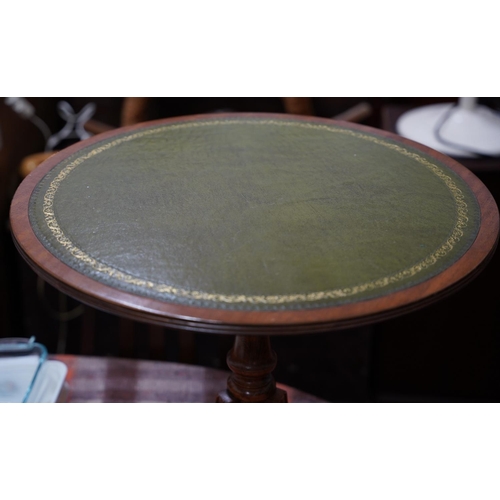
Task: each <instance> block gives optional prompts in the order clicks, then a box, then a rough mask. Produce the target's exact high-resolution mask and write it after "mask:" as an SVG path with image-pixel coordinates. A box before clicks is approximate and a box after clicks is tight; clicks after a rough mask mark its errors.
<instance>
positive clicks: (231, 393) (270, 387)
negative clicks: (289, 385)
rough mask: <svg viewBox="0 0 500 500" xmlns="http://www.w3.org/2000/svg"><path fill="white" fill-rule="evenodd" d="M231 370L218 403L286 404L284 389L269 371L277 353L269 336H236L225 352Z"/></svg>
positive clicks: (274, 362)
mask: <svg viewBox="0 0 500 500" xmlns="http://www.w3.org/2000/svg"><path fill="white" fill-rule="evenodd" d="M227 364H228V366H229V368H230V369H231V371H232V372H233V373H232V374H231V375H230V376H229V378H228V379H227V389H226V390H225V391H222V392H220V393H219V395H218V397H217V399H216V402H217V403H287V402H288V398H287V395H286V392H285V391H283V390H282V389H277V388H276V382H275V381H274V378H273V376H272V374H271V372H272V371H273V370H274V368H275V366H276V354H275V353H274V351H272V350H271V342H270V339H269V336H252V335H248V336H245V335H237V336H236V338H235V340H234V347H233V348H232V349H231V350H230V351H229V354H228V355H227Z"/></svg>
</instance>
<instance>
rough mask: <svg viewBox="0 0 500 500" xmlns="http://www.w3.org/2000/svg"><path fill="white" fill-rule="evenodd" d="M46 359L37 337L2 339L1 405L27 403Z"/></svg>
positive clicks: (0, 358) (0, 346)
mask: <svg viewBox="0 0 500 500" xmlns="http://www.w3.org/2000/svg"><path fill="white" fill-rule="evenodd" d="M46 359H47V349H46V348H45V346H44V345H42V344H38V343H37V342H35V337H31V338H30V339H26V338H16V337H13V338H5V339H0V403H25V402H26V401H27V400H28V397H29V395H30V393H31V389H32V388H33V384H34V383H35V380H36V378H37V375H38V373H39V372H40V368H41V366H42V365H43V363H44V362H45V360H46Z"/></svg>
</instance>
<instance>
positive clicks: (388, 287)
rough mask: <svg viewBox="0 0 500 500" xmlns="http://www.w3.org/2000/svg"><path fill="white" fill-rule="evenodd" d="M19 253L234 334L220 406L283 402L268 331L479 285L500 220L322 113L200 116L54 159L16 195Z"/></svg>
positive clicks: (425, 153)
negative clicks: (308, 115)
mask: <svg viewBox="0 0 500 500" xmlns="http://www.w3.org/2000/svg"><path fill="white" fill-rule="evenodd" d="M11 221H12V228H13V233H14V237H15V241H16V244H17V246H18V249H19V251H20V252H21V254H22V255H23V256H24V258H25V259H26V260H27V261H28V263H29V264H30V265H31V266H32V267H33V269H34V270H35V271H36V272H37V273H39V274H40V275H41V276H42V277H43V278H44V279H46V280H47V281H48V282H50V283H52V284H53V285H54V286H56V287H58V288H59V289H60V290H62V291H65V292H67V293H68V294H71V295H72V296H74V297H75V298H77V299H79V300H81V301H82V302H85V303H88V304H90V305H93V306H95V307H98V308H102V309H104V310H107V311H109V312H113V313H116V314H119V315H122V316H124V317H128V318H131V319H137V320H141V321H145V322H149V323H153V324H159V325H169V326H174V327H177V328H180V329H185V330H191V331H198V332H210V333H225V334H233V335H236V340H235V345H234V348H233V349H232V350H231V352H230V353H229V356H228V365H229V367H230V368H231V370H232V372H233V374H232V375H231V376H230V377H229V380H228V387H227V390H226V391H223V392H222V393H221V394H220V395H219V398H218V400H219V401H244V402H261V401H262V402H274V401H286V393H284V392H282V391H281V390H276V387H275V382H274V379H273V377H272V375H271V372H272V370H273V368H274V366H275V363H276V358H275V355H274V353H273V352H272V350H271V347H270V339H269V336H270V335H287V334H303V333H313V332H327V331H333V330H335V329H339V328H347V327H351V326H361V325H365V324H370V323H373V322H374V321H378V320H381V319H386V318H390V317H395V316H398V315H400V314H403V313H405V312H408V311H411V310H415V309H417V308H419V307H422V306H424V305H426V304H429V303H432V302H434V301H436V300H438V299H439V298H441V297H443V296H444V295H446V294H448V293H450V292H452V291H453V290H455V289H457V288H458V287H460V286H462V285H464V284H465V283H467V282H468V281H469V280H470V279H472V278H473V277H474V276H476V275H477V274H478V273H479V272H480V271H481V269H482V268H483V267H484V265H485V263H486V262H487V260H488V259H489V257H490V256H491V255H492V252H493V251H494V248H495V246H496V243H497V239H498V210H497V207H496V205H495V202H494V200H493V199H492V197H491V195H490V194H489V192H488V190H487V189H486V188H485V187H484V185H483V184H482V183H481V182H480V181H479V180H478V179H477V178H476V177H475V176H474V175H473V174H472V173H471V172H470V171H468V170H467V169H465V168H464V167H462V166H461V165H459V164H458V163H456V162H455V161H453V160H452V159H450V158H448V157H446V156H444V155H441V154H439V153H437V152H435V151H432V150H430V149H428V148H425V147H422V146H420V145H417V144H415V143H413V142H412V141H408V140H404V139H401V138H399V137H397V136H395V135H393V134H390V133H386V132H382V131H379V130H375V129H371V128H368V127H363V126H360V125H353V124H347V123H342V122H338V123H337V122H334V121H332V120H327V119H320V118H304V117H299V116H291V115H266V114H227V115H223V114H217V115H200V116H192V117H184V118H176V119H169V120H159V121H157V122H149V123H145V124H141V125H138V126H131V127H124V128H122V129H118V130H115V131H112V132H108V133H105V134H102V135H100V136H96V137H93V138H91V139H89V140H87V141H84V142H82V143H79V144H76V145H74V146H71V147H69V148H67V149H66V150H64V151H62V152H60V153H58V154H57V155H54V156H53V157H51V158H50V159H48V160H47V161H46V162H45V163H44V164H42V165H41V166H40V167H39V168H38V169H36V171H35V172H34V173H33V174H32V175H30V176H29V177H28V178H27V179H26V180H25V181H24V182H23V183H22V185H21V186H20V188H19V189H18V191H17V193H16V196H15V198H14V201H13V204H12V208H11Z"/></svg>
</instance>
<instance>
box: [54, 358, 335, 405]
mask: <svg viewBox="0 0 500 500" xmlns="http://www.w3.org/2000/svg"><path fill="white" fill-rule="evenodd" d="M52 358H53V359H57V360H59V361H62V362H63V363H65V364H66V366H67V367H68V374H67V377H66V394H65V396H64V398H63V400H65V401H66V402H69V403H160V402H161V403H213V402H215V398H216V396H217V394H218V393H219V392H220V391H222V390H223V389H225V388H226V380H227V377H228V376H229V372H226V371H223V370H216V369H213V368H205V367H202V366H193V365H187V364H181V363H167V362H159V361H142V360H131V359H118V358H104V357H103V358H99V357H90V356H70V355H58V356H53V357H52ZM277 385H278V387H280V388H281V389H284V390H285V391H287V393H288V400H289V402H290V403H324V402H326V401H324V400H322V399H320V398H317V397H315V396H312V395H310V394H306V393H304V392H302V391H299V390H297V389H294V388H292V387H288V386H286V385H282V384H277Z"/></svg>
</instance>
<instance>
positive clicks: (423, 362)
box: [0, 97, 500, 401]
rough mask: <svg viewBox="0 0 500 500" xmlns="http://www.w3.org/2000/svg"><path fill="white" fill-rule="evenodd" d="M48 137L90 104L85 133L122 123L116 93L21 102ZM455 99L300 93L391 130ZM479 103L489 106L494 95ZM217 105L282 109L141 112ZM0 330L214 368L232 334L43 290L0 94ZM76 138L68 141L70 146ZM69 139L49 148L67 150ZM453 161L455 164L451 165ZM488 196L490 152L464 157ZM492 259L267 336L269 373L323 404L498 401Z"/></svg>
mask: <svg viewBox="0 0 500 500" xmlns="http://www.w3.org/2000/svg"><path fill="white" fill-rule="evenodd" d="M27 100H28V102H29V103H30V104H31V105H32V106H33V108H34V111H35V112H36V115H37V116H38V117H39V118H40V119H42V120H43V121H44V122H45V124H46V125H47V127H48V128H49V129H50V131H51V133H54V132H57V131H58V130H60V129H61V128H62V127H63V125H64V123H65V122H64V120H63V119H62V118H61V117H60V116H59V114H58V112H57V103H58V102H59V101H66V102H68V103H69V104H70V105H71V106H72V107H73V109H74V110H75V112H78V111H79V110H81V109H82V108H83V107H84V106H85V105H87V104H88V103H90V102H92V103H95V105H96V111H95V114H94V115H93V117H92V121H91V122H89V123H88V124H87V129H89V130H90V131H91V132H94V133H95V132H98V131H100V130H104V129H105V128H106V127H117V126H119V125H120V124H121V123H122V111H123V106H124V99H123V98H86V97H81V98H71V97H58V98H27ZM455 100H456V98H366V97H359V98H333V97H315V98H311V100H310V103H311V105H312V107H311V109H310V113H311V114H314V115H316V116H322V117H339V116H340V117H343V118H348V119H351V120H353V121H358V122H361V123H363V124H366V125H370V126H373V127H378V128H384V129H386V130H390V131H394V126H395V121H396V119H397V117H398V116H399V115H400V114H401V113H402V112H404V111H405V110H407V109H410V108H412V107H415V106H420V105H424V104H429V103H437V102H444V101H455ZM481 102H482V103H484V104H486V105H488V106H490V107H492V108H494V109H498V107H499V99H498V98H482V99H481ZM218 111H253V112H277V113H281V112H286V108H285V104H284V102H283V100H282V99H281V98H154V99H151V100H150V101H149V102H148V105H147V107H146V109H145V113H146V116H145V118H146V119H155V118H161V117H169V116H180V115H186V114H194V113H207V112H218ZM0 134H1V136H0V137H1V139H0V218H1V234H0V262H1V263H2V265H1V266H0V337H12V336H22V337H29V336H31V335H35V336H36V338H37V340H38V341H39V342H42V343H44V344H45V345H46V346H47V347H48V349H49V352H51V353H56V352H67V353H71V354H86V355H97V356H120V357H130V358H145V359H158V360H169V361H180V362H186V363H193V364H201V365H205V366H212V367H216V368H225V367H226V365H225V356H226V353H227V351H228V350H229V348H230V347H231V344H232V338H230V337H225V336H216V335H203V334H192V333H189V332H178V331H175V330H172V329H166V328H160V327H156V326H150V325H145V324H141V323H136V322H132V321H129V320H124V319H120V318H118V317H115V316H113V315H110V314H107V313H104V312H101V311H98V310H95V309H92V308H90V307H88V306H82V305H81V304H79V303H77V302H76V301H74V300H73V299H71V298H70V297H67V296H65V295H63V294H60V293H59V292H57V291H56V290H54V289H53V288H52V287H50V286H49V285H45V284H44V283H43V282H42V281H41V280H39V279H37V277H36V275H35V274H34V273H33V272H32V271H31V270H30V269H29V268H28V266H27V265H26V264H25V263H24V262H23V261H22V259H21V258H20V257H19V255H18V254H17V252H16V250H15V248H14V246H13V243H12V239H11V235H10V230H9V225H8V208H9V204H10V200H11V198H12V196H13V194H14V192H15V189H16V187H17V185H18V184H19V182H20V181H21V178H22V176H21V175H20V173H19V168H20V165H21V164H22V162H23V160H24V159H25V158H26V157H27V156H29V155H32V154H35V153H39V152H42V151H43V150H44V145H45V138H44V135H43V133H42V131H41V130H40V128H39V127H37V126H36V124H34V122H33V121H32V120H30V119H28V118H26V117H23V116H22V115H20V114H19V112H16V111H15V109H14V108H13V106H12V105H9V104H7V103H6V101H5V100H4V98H0ZM75 140H76V139H73V141H75ZM70 142H71V140H70V141H65V143H64V144H60V146H61V147H63V146H65V145H68V144H69V143H70ZM459 161H460V160H459ZM462 163H463V164H464V165H465V166H467V167H468V168H470V169H471V170H473V171H474V172H475V173H476V175H478V176H479V177H480V179H481V180H482V181H483V182H484V183H485V184H486V186H487V187H488V188H489V189H490V191H491V192H492V194H493V196H494V197H495V199H496V200H497V203H498V202H499V200H500V182H499V178H500V159H485V158H481V159H477V160H464V161H462ZM499 277H500V256H499V254H498V252H497V254H496V255H495V256H494V257H493V259H492V261H491V263H490V264H489V265H488V267H487V268H486V269H485V271H484V272H483V273H482V275H481V276H480V277H479V278H477V279H476V280H475V281H474V282H472V283H471V284H470V285H468V286H467V287H466V288H465V289H463V290H461V291H459V292H457V293H456V294H454V295H453V296H452V297H449V298H448V299H445V300H443V301H441V302H440V303H438V304H435V305H433V306H429V307H427V308H425V309H422V310H421V311H417V312H414V313H412V314H408V315H406V316H403V317H400V318H398V319H394V320H391V321H385V322H382V323H378V324H376V325H372V326H371V327H366V328H363V329H351V330H346V331H338V332H332V333H327V334H314V335H303V336H297V337H294V336H290V337H282V338H275V339H273V340H272V343H273V347H274V349H275V350H276V352H277V354H278V367H277V369H276V371H275V376H276V378H277V379H278V380H279V381H281V382H283V383H286V384H289V385H292V386H295V387H297V388H300V389H302V390H305V391H307V392H310V393H313V394H315V395H318V396H321V397H323V398H325V399H327V400H329V401H500V293H499V292H498V288H497V283H498V281H499Z"/></svg>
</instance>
